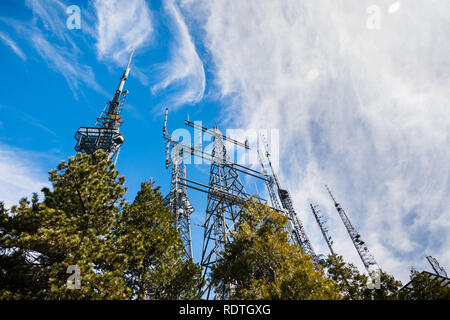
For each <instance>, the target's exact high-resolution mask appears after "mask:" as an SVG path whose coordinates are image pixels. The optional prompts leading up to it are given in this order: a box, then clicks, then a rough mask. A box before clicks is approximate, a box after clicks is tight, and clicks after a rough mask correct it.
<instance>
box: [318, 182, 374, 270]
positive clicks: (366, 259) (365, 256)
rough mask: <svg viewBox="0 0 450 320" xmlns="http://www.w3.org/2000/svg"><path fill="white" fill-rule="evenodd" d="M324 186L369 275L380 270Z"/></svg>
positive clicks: (343, 212) (339, 206)
mask: <svg viewBox="0 0 450 320" xmlns="http://www.w3.org/2000/svg"><path fill="white" fill-rule="evenodd" d="M325 188H326V189H327V190H328V193H329V194H330V196H331V199H333V202H334V206H335V207H336V210H337V212H338V213H339V216H340V217H341V219H342V222H343V223H344V226H345V228H346V229H347V231H348V234H349V236H350V239H352V242H353V244H354V246H355V248H356V251H358V254H359V256H360V258H361V260H362V262H363V264H364V267H365V268H366V270H367V272H368V273H369V275H371V274H373V272H377V271H380V270H381V269H380V267H379V266H378V264H377V263H376V262H375V259H374V257H373V256H372V254H371V253H370V252H369V249H367V245H366V243H365V242H364V241H363V240H362V239H361V235H360V234H359V232H358V231H357V230H356V229H355V227H354V226H353V225H352V223H351V222H350V219H349V218H348V216H347V214H346V213H345V211H344V209H342V207H341V205H340V204H339V203H338V202H336V199H335V198H334V196H333V194H332V193H331V191H330V189H329V188H328V186H325Z"/></svg>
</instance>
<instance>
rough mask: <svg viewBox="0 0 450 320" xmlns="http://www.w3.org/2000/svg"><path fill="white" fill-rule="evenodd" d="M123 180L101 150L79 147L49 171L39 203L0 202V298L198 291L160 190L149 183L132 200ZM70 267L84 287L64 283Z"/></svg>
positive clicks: (157, 295)
mask: <svg viewBox="0 0 450 320" xmlns="http://www.w3.org/2000/svg"><path fill="white" fill-rule="evenodd" d="M124 180H125V179H124V178H123V177H119V173H118V171H116V170H115V169H114V166H113V164H112V162H111V161H110V160H107V157H106V155H105V153H104V152H102V151H97V152H96V153H95V154H93V155H90V156H89V155H85V154H81V153H79V154H77V156H76V157H72V158H70V159H69V161H68V163H66V162H64V161H63V162H62V163H61V164H60V165H59V166H58V167H57V169H55V170H52V171H50V182H51V183H52V190H50V189H48V188H44V189H43V190H42V191H43V193H44V195H45V200H44V201H43V202H42V203H39V200H38V199H37V195H34V196H33V199H32V203H31V204H30V203H29V202H28V201H26V200H25V199H24V200H22V201H21V202H20V204H19V206H15V207H13V208H12V209H11V212H8V210H6V209H5V208H4V207H3V205H1V206H0V271H1V273H0V298H3V299H131V298H152V299H164V298H184V297H193V295H192V291H194V290H193V289H192V288H193V287H195V285H194V284H196V283H197V281H198V279H199V273H200V271H199V268H198V266H196V265H194V264H193V263H192V262H191V261H186V259H184V257H183V256H182V250H181V249H180V243H181V240H180V239H179V236H178V234H177V232H176V230H175V229H174V228H173V227H172V220H171V215H170V212H169V211H168V210H166V209H165V208H164V207H163V206H162V197H161V195H160V193H159V191H158V189H157V188H153V184H152V183H149V184H145V183H144V184H143V185H142V190H141V191H140V192H139V194H138V196H137V197H136V200H135V201H134V202H133V203H132V204H131V205H127V204H126V202H125V200H124V199H123V196H124V194H125V192H126V188H125V187H124V186H123V183H124ZM122 211H123V214H122ZM70 265H77V266H78V267H79V268H80V271H81V288H80V289H70V288H68V286H67V285H66V281H67V278H68V277H69V274H67V273H66V272H67V268H68V267H69V266H70ZM178 280H179V281H183V282H182V283H178V282H177V281H178ZM187 286H190V287H189V288H188V287H187ZM189 289H191V290H189Z"/></svg>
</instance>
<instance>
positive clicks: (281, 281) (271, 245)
mask: <svg viewBox="0 0 450 320" xmlns="http://www.w3.org/2000/svg"><path fill="white" fill-rule="evenodd" d="M287 222H288V220H287V218H286V217H284V216H282V215H281V214H279V213H277V212H275V211H273V210H271V209H270V208H269V207H268V206H267V205H263V204H257V203H255V202H254V201H249V202H248V204H247V205H246V207H245V208H244V210H243V213H242V215H241V221H240V222H239V223H238V225H237V228H236V230H235V231H234V232H233V233H232V234H231V239H232V240H231V242H230V243H228V244H227V245H226V246H225V252H223V259H221V260H220V261H219V262H218V263H217V264H216V265H215V266H214V267H213V269H212V284H213V286H214V288H215V290H216V291H217V292H222V293H224V292H229V291H228V290H229V289H230V287H231V288H232V291H231V292H232V295H231V298H232V299H283V300H287V299H338V298H339V291H338V287H337V285H336V284H335V283H334V281H332V280H330V279H328V278H326V277H325V275H324V272H323V270H322V268H321V267H320V266H317V265H315V264H313V263H312V262H311V257H309V256H307V255H306V254H304V253H303V251H302V250H301V248H300V247H299V246H298V245H293V244H290V243H289V240H288V233H287V232H286V230H285V226H286V224H287Z"/></svg>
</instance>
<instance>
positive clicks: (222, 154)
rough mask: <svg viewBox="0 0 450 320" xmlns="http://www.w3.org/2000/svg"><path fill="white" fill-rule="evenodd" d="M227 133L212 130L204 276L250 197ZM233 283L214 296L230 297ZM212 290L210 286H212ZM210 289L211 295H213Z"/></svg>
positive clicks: (202, 261) (203, 261)
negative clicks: (231, 154) (226, 139)
mask: <svg viewBox="0 0 450 320" xmlns="http://www.w3.org/2000/svg"><path fill="white" fill-rule="evenodd" d="M223 138H224V136H223V135H222V134H221V133H220V131H219V129H218V128H217V127H214V129H213V139H214V141H213V150H212V156H213V159H214V160H213V161H212V162H211V166H210V175H209V189H210V192H209V193H208V200H207V205H206V215H205V223H204V226H203V227H204V235H203V249H202V257H201V262H200V263H201V266H202V267H203V268H204V273H203V275H204V278H206V277H207V276H208V271H209V269H210V268H211V266H212V265H214V264H215V263H216V262H217V261H218V260H219V259H221V258H222V252H223V251H224V249H225V245H226V244H227V243H228V242H229V234H230V232H231V231H233V230H234V226H235V224H236V223H237V222H238V218H239V217H240V214H241V211H242V207H241V206H242V205H243V204H244V201H245V200H247V199H249V195H248V194H247V193H246V192H245V189H244V185H243V184H242V182H241V180H240V178H239V175H238V172H237V170H236V169H235V168H234V166H233V164H231V163H230V160H229V157H228V155H227V151H226V148H225V145H224V140H223ZM232 289H233V285H232V284H229V285H228V288H227V290H226V291H225V292H218V291H217V290H218V288H215V295H216V298H218V299H227V298H228V297H229V295H230V292H231V291H232ZM210 290H211V287H210ZM210 290H209V291H208V296H209V294H210Z"/></svg>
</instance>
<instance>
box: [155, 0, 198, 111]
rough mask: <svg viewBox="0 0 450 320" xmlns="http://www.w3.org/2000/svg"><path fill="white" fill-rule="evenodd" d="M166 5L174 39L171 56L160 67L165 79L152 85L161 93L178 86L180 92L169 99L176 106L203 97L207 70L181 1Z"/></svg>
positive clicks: (169, 1) (159, 70)
mask: <svg viewBox="0 0 450 320" xmlns="http://www.w3.org/2000/svg"><path fill="white" fill-rule="evenodd" d="M164 7H165V9H166V10H167V12H168V14H169V16H170V22H169V23H170V25H171V30H172V32H173V35H174V40H173V44H172V45H171V48H170V56H171V58H170V60H169V61H168V62H167V63H165V64H163V65H160V66H158V67H157V68H156V69H157V71H158V73H160V75H161V80H160V81H158V83H157V84H156V85H154V86H153V87H152V92H153V93H158V92H160V91H161V90H164V89H167V88H168V87H169V86H174V87H176V88H177V91H176V93H175V94H174V95H173V96H172V97H171V98H170V99H169V101H166V103H168V104H170V106H171V107H172V108H176V107H179V106H181V105H183V104H188V103H196V102H199V101H200V100H202V98H203V94H204V91H205V71H204V68H203V63H202V61H201V59H200V58H199V56H198V53H197V50H196V48H195V45H194V42H193V40H192V38H191V36H190V34H189V30H188V28H187V26H186V23H185V21H184V19H183V16H182V15H181V13H180V10H179V8H178V6H177V4H176V3H175V2H174V1H172V0H167V1H166V2H165V6H164Z"/></svg>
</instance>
